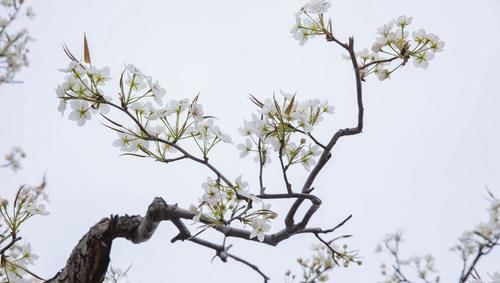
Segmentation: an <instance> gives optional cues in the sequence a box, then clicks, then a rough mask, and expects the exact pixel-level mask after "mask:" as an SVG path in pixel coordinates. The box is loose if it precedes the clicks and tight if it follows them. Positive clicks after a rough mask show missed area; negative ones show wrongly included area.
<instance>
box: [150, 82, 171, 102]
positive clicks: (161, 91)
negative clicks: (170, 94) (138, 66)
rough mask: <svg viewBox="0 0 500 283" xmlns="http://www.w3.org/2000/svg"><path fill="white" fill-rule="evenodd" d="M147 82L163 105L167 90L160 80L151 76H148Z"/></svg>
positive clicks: (156, 98)
mask: <svg viewBox="0 0 500 283" xmlns="http://www.w3.org/2000/svg"><path fill="white" fill-rule="evenodd" d="M147 83H148V85H149V88H150V89H151V92H152V93H153V97H154V99H155V101H156V103H158V104H159V105H163V97H164V96H165V94H166V93H167V91H166V90H165V89H164V88H162V87H161V86H160V84H159V83H158V81H154V82H153V80H152V78H151V77H148V78H147Z"/></svg>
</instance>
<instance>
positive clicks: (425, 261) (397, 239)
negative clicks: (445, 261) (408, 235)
mask: <svg viewBox="0 0 500 283" xmlns="http://www.w3.org/2000/svg"><path fill="white" fill-rule="evenodd" d="M402 241H403V238H402V234H401V233H393V234H388V235H386V237H385V239H384V240H383V242H382V243H381V244H379V245H378V246H377V248H376V250H375V252H384V253H387V254H389V255H391V256H392V258H393V261H394V262H393V263H392V264H390V265H389V266H388V265H386V264H385V263H382V264H381V265H380V269H381V274H382V276H383V277H384V281H382V282H383V283H399V282H407V281H405V280H409V277H408V275H407V274H405V273H406V272H407V270H406V269H410V270H412V271H413V272H414V273H415V276H416V278H417V280H421V281H422V282H427V283H432V282H435V283H438V282H440V276H439V275H437V270H436V267H435V259H434V257H433V256H432V255H431V254H427V255H424V256H416V255H415V256H411V257H409V258H401V254H400V251H399V246H400V244H401V242H402Z"/></svg>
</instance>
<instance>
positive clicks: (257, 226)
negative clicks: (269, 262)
mask: <svg viewBox="0 0 500 283" xmlns="http://www.w3.org/2000/svg"><path fill="white" fill-rule="evenodd" d="M250 226H251V227H252V228H253V230H252V232H251V233H250V239H253V238H255V237H257V239H258V240H259V241H260V242H263V241H264V239H265V235H264V233H266V232H268V231H269V230H270V229H271V225H269V223H268V222H267V220H266V219H261V218H257V217H255V218H253V219H252V222H251V223H250Z"/></svg>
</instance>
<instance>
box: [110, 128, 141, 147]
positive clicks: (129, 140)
mask: <svg viewBox="0 0 500 283" xmlns="http://www.w3.org/2000/svg"><path fill="white" fill-rule="evenodd" d="M117 134H118V139H116V140H115V141H114V142H113V145H114V146H116V147H119V148H120V150H121V151H125V152H133V151H135V143H134V141H135V140H136V139H137V138H136V137H134V136H132V135H130V134H126V133H121V132H117Z"/></svg>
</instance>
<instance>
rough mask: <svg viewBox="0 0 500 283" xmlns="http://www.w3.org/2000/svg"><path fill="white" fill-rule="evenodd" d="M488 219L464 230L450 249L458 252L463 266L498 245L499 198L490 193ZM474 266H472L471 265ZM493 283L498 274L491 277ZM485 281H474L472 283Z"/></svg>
mask: <svg viewBox="0 0 500 283" xmlns="http://www.w3.org/2000/svg"><path fill="white" fill-rule="evenodd" d="M487 211H488V216H489V217H488V218H489V219H488V221H486V222H481V223H479V224H478V225H476V227H475V228H474V229H473V230H468V231H465V232H464V233H463V234H462V235H461V236H460V237H459V239H458V240H459V243H457V244H456V245H455V246H453V247H452V248H451V249H452V251H455V252H457V253H459V255H460V257H461V259H462V261H463V262H464V266H471V265H473V264H475V262H474V259H475V258H476V257H477V256H478V255H482V254H487V253H489V252H490V251H491V250H493V249H494V248H495V247H496V246H498V245H500V199H498V198H496V197H494V196H493V195H491V200H490V205H489V207H488V210H487ZM472 267H474V266H472ZM492 280H493V281H492V282H494V283H499V282H500V274H498V273H496V277H494V278H493V279H492ZM479 282H481V283H485V282H484V281H474V283H479Z"/></svg>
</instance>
